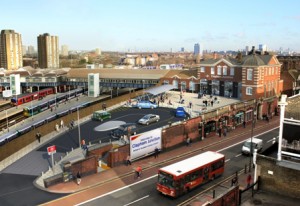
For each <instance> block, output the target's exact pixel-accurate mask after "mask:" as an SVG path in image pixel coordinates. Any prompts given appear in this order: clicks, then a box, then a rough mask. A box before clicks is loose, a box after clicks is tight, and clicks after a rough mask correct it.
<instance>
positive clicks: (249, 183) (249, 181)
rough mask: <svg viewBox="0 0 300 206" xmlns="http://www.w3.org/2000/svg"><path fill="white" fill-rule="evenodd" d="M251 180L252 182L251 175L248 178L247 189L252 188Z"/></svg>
mask: <svg viewBox="0 0 300 206" xmlns="http://www.w3.org/2000/svg"><path fill="white" fill-rule="evenodd" d="M251 180H252V176H251V174H249V175H248V177H247V187H250V185H251Z"/></svg>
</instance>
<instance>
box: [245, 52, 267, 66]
mask: <svg viewBox="0 0 300 206" xmlns="http://www.w3.org/2000/svg"><path fill="white" fill-rule="evenodd" d="M267 64H268V63H265V62H264V61H263V60H262V59H261V58H260V56H258V55H256V54H253V55H247V56H245V57H244V59H243V66H263V65H267Z"/></svg>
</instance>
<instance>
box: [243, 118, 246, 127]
mask: <svg viewBox="0 0 300 206" xmlns="http://www.w3.org/2000/svg"><path fill="white" fill-rule="evenodd" d="M243 127H244V128H246V122H245V120H244V121H243Z"/></svg>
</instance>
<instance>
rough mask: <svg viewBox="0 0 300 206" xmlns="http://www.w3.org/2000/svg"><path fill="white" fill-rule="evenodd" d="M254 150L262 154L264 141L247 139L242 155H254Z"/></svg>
mask: <svg viewBox="0 0 300 206" xmlns="http://www.w3.org/2000/svg"><path fill="white" fill-rule="evenodd" d="M251 143H252V151H251ZM254 149H257V152H261V151H262V149H263V141H262V140H261V139H258V138H252V140H251V138H250V139H247V140H246V141H245V142H244V144H243V147H242V154H245V155H252V154H251V152H252V153H253V152H254Z"/></svg>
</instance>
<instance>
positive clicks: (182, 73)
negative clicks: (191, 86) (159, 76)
mask: <svg viewBox="0 0 300 206" xmlns="http://www.w3.org/2000/svg"><path fill="white" fill-rule="evenodd" d="M197 72H198V71H197V69H191V70H168V73H167V74H166V75H165V76H164V78H173V77H174V76H177V77H178V78H182V79H188V78H190V77H195V78H197V76H198V75H197Z"/></svg>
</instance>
